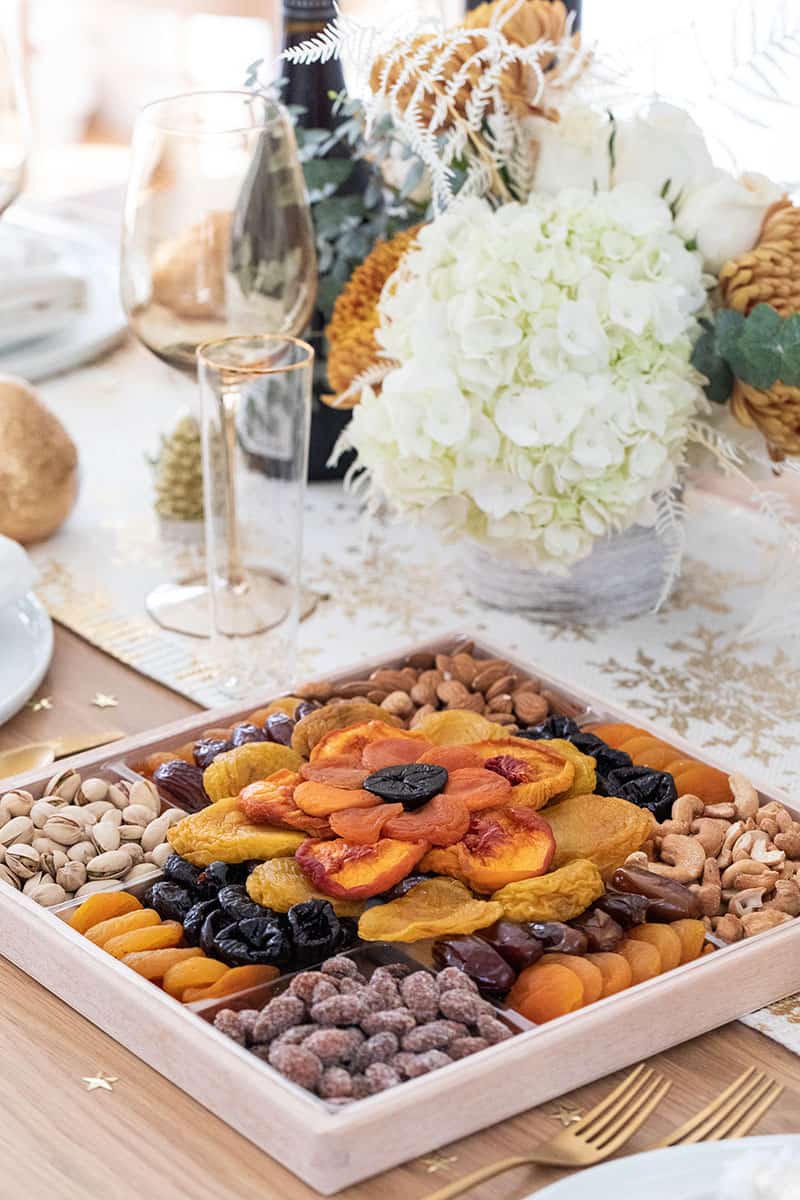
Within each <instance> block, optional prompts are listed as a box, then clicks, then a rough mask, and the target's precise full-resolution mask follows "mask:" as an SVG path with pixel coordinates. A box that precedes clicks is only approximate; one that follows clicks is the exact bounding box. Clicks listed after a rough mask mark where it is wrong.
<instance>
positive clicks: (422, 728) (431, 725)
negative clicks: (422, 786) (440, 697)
mask: <svg viewBox="0 0 800 1200" xmlns="http://www.w3.org/2000/svg"><path fill="white" fill-rule="evenodd" d="M415 732H416V733H418V734H419V735H420V736H421V737H423V738H425V740H426V741H427V742H433V744H434V745H435V746H459V745H465V744H469V743H472V742H487V741H492V740H494V739H495V738H503V737H505V736H506V731H505V729H504V727H503V726H502V725H495V723H494V721H488V720H487V719H486V717H482V716H481V714H480V713H476V712H470V711H469V710H468V709H465V708H449V709H447V711H446V712H435V713H431V714H430V716H429V717H426V718H425V720H424V721H421V722H420V723H419V725H418V726H417V728H416V730H415ZM442 765H443V764H442Z"/></svg>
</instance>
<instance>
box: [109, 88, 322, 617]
mask: <svg viewBox="0 0 800 1200" xmlns="http://www.w3.org/2000/svg"><path fill="white" fill-rule="evenodd" d="M121 284H122V300H123V304H124V307H125V310H126V313H127V315H128V321H129V324H130V327H131V329H132V331H133V333H134V334H135V335H136V337H137V338H139V340H140V341H141V342H142V343H143V344H144V345H145V346H146V347H147V348H148V349H149V350H151V351H152V352H153V353H154V354H156V355H158V357H159V358H161V359H163V361H164V362H166V363H168V364H170V365H171V366H174V367H177V368H178V369H180V370H182V371H185V372H187V373H191V374H192V375H194V374H195V372H196V351H197V348H198V346H200V345H201V344H203V343H207V342H210V341H215V340H219V339H222V338H225V337H228V336H234V335H262V334H265V333H269V334H287V335H294V336H296V335H299V334H301V333H302V332H303V331H304V330H305V329H306V327H307V326H308V323H309V321H310V318H311V314H312V312H313V309H314V304H315V300H316V289H317V268H316V255H315V249H314V235H313V229H312V225H311V217H310V213H309V209H308V200H307V196H306V190H305V184H304V180H303V174H302V170H301V168H300V164H299V160H298V157H297V147H296V144H295V139H294V131H293V129H292V124H291V120H290V118H289V115H288V113H287V112H286V110H285V109H284V108H283V107H282V106H281V105H279V104H277V103H276V102H274V101H272V100H270V99H268V98H267V97H265V96H263V95H254V94H253V93H250V92H236V91H227V92H196V93H190V94H188V95H184V96H174V97H171V98H169V99H166V100H159V101H156V102H155V103H153V104H149V105H147V106H146V107H145V108H144V109H143V110H142V112H141V114H140V116H139V118H138V120H137V122H136V127H135V130H134V136H133V144H132V152H131V168H130V176H129V181H128V191H127V197H126V202H125V212H124V219H123V236H122V265H121ZM147 609H148V611H149V612H150V614H151V616H153V617H154V618H155V620H156V621H158V623H159V624H160V625H162V626H164V627H165V628H167V629H173V630H177V631H179V632H181V633H190V634H194V635H196V636H208V634H209V633H210V628H209V594H208V588H207V584H206V582H205V580H204V579H202V580H201V579H192V580H189V581H188V582H186V583H180V584H166V583H165V584H162V585H160V586H159V587H157V588H156V589H155V590H154V591H152V592H151V593H150V595H149V596H148V598H147Z"/></svg>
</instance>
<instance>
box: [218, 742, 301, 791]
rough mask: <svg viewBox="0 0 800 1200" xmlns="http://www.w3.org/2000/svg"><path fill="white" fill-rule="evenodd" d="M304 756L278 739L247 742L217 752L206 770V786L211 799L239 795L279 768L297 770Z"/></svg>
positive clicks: (279, 769)
mask: <svg viewBox="0 0 800 1200" xmlns="http://www.w3.org/2000/svg"><path fill="white" fill-rule="evenodd" d="M301 765H302V759H301V758H300V755H299V754H296V753H295V751H294V750H290V749H289V747H288V746H279V745H278V744H277V743H276V742H246V743H245V745H243V746H236V747H235V749H233V750H226V751H225V752H224V753H223V754H218V755H217V757H216V758H215V759H214V761H213V762H212V763H211V765H210V766H208V767H206V769H205V771H204V772H203V787H204V788H205V790H206V793H207V795H209V796H210V797H211V799H212V800H225V799H226V798H227V797H228V796H238V795H239V792H241V790H242V788H246V787H247V785H248V784H249V783H255V782H256V780H257V779H268V778H269V776H270V775H274V773H275V772H276V771H281V770H287V771H297V770H298V769H299V767H300V766H301Z"/></svg>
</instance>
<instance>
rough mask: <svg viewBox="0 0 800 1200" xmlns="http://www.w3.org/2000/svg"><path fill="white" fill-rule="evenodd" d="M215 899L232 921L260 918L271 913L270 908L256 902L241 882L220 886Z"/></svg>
mask: <svg viewBox="0 0 800 1200" xmlns="http://www.w3.org/2000/svg"><path fill="white" fill-rule="evenodd" d="M217 900H218V901H219V903H220V905H221V906H222V909H223V911H224V912H226V913H227V914H228V916H229V917H230V918H231V920H232V921H246V920H256V921H258V920H262V919H263V918H264V917H269V916H271V915H272V909H270V908H264V907H263V905H261V904H256V902H255V900H251V899H250V897H249V896H248V894H247V889H246V888H245V887H244V886H243V885H242V884H241V883H232V884H227V885H226V886H225V887H223V888H220V890H219V892H218V893H217Z"/></svg>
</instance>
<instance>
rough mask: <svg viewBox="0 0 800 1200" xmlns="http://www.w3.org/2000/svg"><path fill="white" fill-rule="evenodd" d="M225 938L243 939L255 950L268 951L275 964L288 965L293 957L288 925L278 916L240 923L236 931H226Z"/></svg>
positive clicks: (250, 919) (249, 919)
mask: <svg viewBox="0 0 800 1200" xmlns="http://www.w3.org/2000/svg"><path fill="white" fill-rule="evenodd" d="M224 936H225V937H231V936H234V937H236V938H239V939H242V940H243V941H245V942H247V944H248V946H252V947H253V949H254V950H268V951H269V953H270V954H271V955H272V960H271V961H272V962H275V963H288V962H289V960H290V959H291V958H292V957H293V955H292V944H291V941H290V939H289V937H288V934H287V930H286V924H285V922H284V921H283V920H281V919H280V918H278V917H277V915H276V916H273V917H253V918H248V919H247V920H245V921H239V923H238V924H237V926H236V928H235V930H227V929H226V930H225V931H224ZM242 965H246V964H242Z"/></svg>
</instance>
